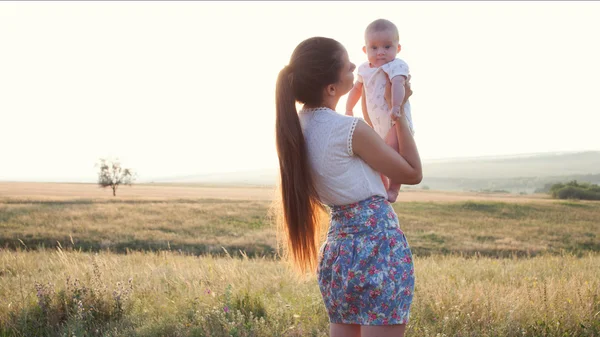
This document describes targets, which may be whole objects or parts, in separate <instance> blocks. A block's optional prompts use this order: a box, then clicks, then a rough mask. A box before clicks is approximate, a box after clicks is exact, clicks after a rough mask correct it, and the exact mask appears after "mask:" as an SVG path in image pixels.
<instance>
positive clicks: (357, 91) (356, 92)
mask: <svg viewBox="0 0 600 337" xmlns="http://www.w3.org/2000/svg"><path fill="white" fill-rule="evenodd" d="M362 89H363V84H362V82H360V81H356V83H354V86H353V87H352V89H350V92H349V93H348V100H347V101H346V116H354V112H353V111H352V109H354V106H355V105H356V103H357V102H358V100H359V99H360V95H361V93H362Z"/></svg>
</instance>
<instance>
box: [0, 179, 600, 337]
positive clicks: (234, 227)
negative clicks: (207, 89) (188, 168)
mask: <svg viewBox="0 0 600 337" xmlns="http://www.w3.org/2000/svg"><path fill="white" fill-rule="evenodd" d="M273 194H274V191H273V189H271V188H258V187H218V186H206V185H166V184H165V185H140V186H134V187H131V188H130V187H123V188H122V190H119V191H118V192H117V197H116V198H113V197H112V196H111V195H110V192H109V191H108V190H105V191H102V190H99V189H98V188H97V187H96V186H94V185H87V184H35V183H0V229H1V231H0V247H2V249H1V250H0V336H42V335H44V336H67V335H68V336H73V335H75V336H326V335H327V318H326V315H325V311H324V307H323V306H322V302H321V298H320V294H319V291H318V287H317V285H316V280H315V277H314V275H307V276H306V277H300V276H298V275H295V274H294V273H292V272H291V271H290V270H289V268H288V267H287V266H286V265H285V264H284V263H283V262H282V261H280V260H279V259H277V256H276V254H275V252H276V250H275V247H276V237H275V230H274V226H273V224H272V222H271V220H270V218H269V216H268V214H269V208H270V206H271V205H272V203H271V201H272V198H273ZM394 207H395V209H396V211H397V213H398V215H399V218H400V221H401V226H402V228H403V230H404V231H405V232H406V234H407V237H408V240H409V243H410V244H411V247H412V249H413V253H414V256H415V266H416V273H417V287H416V293H415V302H414V304H413V310H412V313H411V315H412V318H411V322H410V323H409V327H408V335H409V336H600V276H599V275H600V237H599V236H600V222H599V221H598V219H600V203H598V202H595V203H594V202H565V201H556V200H551V199H548V198H547V197H545V196H543V195H533V196H532V195H528V196H515V195H508V194H475V193H450V192H443V193H442V192H433V191H418V192H417V191H410V192H404V193H401V195H400V198H399V201H398V202H397V203H396V204H395V205H394Z"/></svg>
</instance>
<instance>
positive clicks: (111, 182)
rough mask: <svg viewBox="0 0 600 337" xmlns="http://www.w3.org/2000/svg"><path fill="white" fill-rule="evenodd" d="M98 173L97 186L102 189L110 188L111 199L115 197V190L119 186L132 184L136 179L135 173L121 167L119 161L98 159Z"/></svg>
mask: <svg viewBox="0 0 600 337" xmlns="http://www.w3.org/2000/svg"><path fill="white" fill-rule="evenodd" d="M98 166H100V172H99V173H98V185H100V187H102V188H106V187H110V188H111V189H112V191H113V197H114V196H116V195H117V188H119V186H120V185H129V186H131V184H133V182H134V181H135V179H136V175H135V173H133V170H132V169H130V168H123V167H121V163H120V162H119V160H118V159H117V160H107V159H104V158H102V159H100V163H99V164H98Z"/></svg>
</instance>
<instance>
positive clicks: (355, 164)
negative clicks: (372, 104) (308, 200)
mask: <svg viewBox="0 0 600 337" xmlns="http://www.w3.org/2000/svg"><path fill="white" fill-rule="evenodd" d="M298 115H299V117H300V125H301V126H302V132H303V134H304V139H305V141H306V146H307V152H308V160H309V165H310V168H311V170H312V172H311V173H312V177H313V180H314V183H315V187H316V190H317V193H318V194H319V198H320V200H321V202H322V203H323V204H326V205H347V204H351V203H354V202H358V201H361V200H364V199H366V198H368V197H371V196H373V195H380V196H383V197H387V193H386V191H385V187H384V186H383V182H382V181H381V176H380V174H379V173H378V172H376V171H375V170H374V169H372V168H371V167H370V166H369V165H367V163H365V162H364V161H363V160H362V159H361V158H360V157H358V156H356V155H355V154H354V152H353V150H352V136H353V134H354V129H355V127H356V123H357V122H358V121H359V118H358V117H350V116H345V115H341V114H338V113H337V112H335V111H333V110H331V109H328V108H317V109H304V110H301V111H300V112H299V113H298Z"/></svg>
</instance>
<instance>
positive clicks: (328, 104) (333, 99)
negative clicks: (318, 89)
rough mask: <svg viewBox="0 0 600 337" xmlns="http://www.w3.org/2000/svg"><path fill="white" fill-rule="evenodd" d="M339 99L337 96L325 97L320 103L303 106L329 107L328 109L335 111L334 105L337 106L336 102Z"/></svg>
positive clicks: (306, 107) (310, 107)
mask: <svg viewBox="0 0 600 337" xmlns="http://www.w3.org/2000/svg"><path fill="white" fill-rule="evenodd" d="M339 100H340V98H339V97H331V98H329V99H327V98H326V99H325V100H324V101H323V102H322V103H321V104H319V105H317V106H313V105H309V104H305V105H304V108H305V109H316V108H329V109H331V110H334V111H335V107H336V106H337V103H338V101H339Z"/></svg>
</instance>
